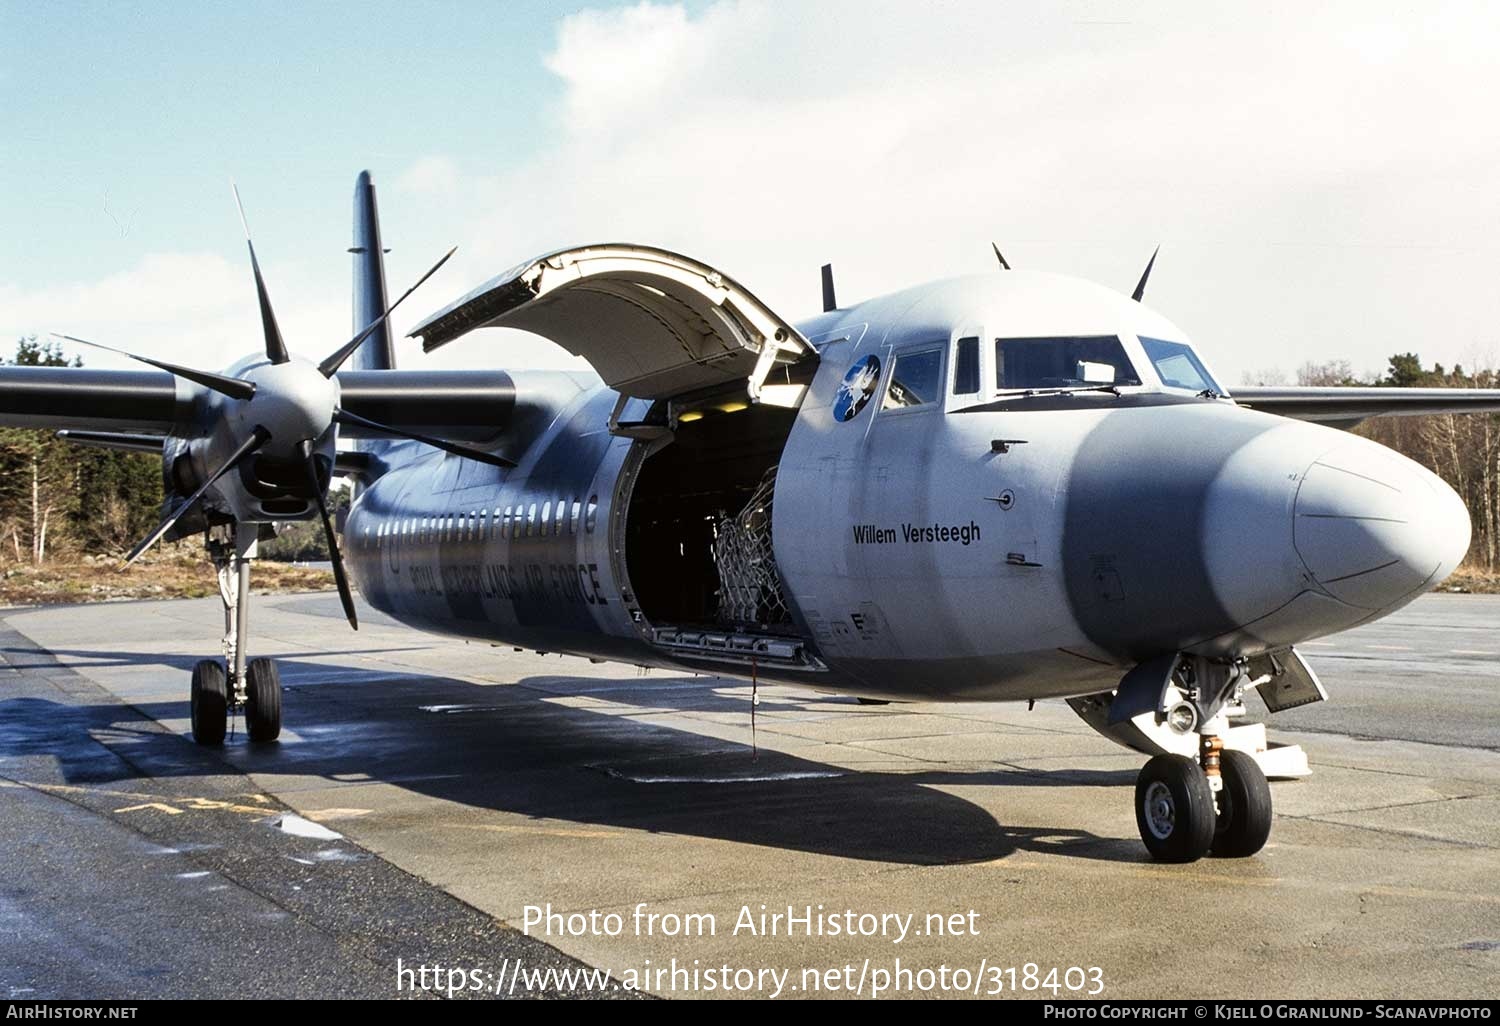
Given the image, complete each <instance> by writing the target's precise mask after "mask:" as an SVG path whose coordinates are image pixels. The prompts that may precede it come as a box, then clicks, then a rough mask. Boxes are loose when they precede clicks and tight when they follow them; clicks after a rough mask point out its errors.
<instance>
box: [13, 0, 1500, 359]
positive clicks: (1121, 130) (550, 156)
mask: <svg viewBox="0 0 1500 1026" xmlns="http://www.w3.org/2000/svg"><path fill="white" fill-rule="evenodd" d="M1496 38H1500V5H1496V4H1493V3H1441V2H1428V3H1423V4H1410V3H1402V4H1389V3H1382V2H1378V0H1360V2H1354V3H1347V2H1342V0H1331V2H1321V3H1318V4H1303V3H1287V4H1279V3H1258V4H1255V5H1249V4H1232V5H1230V4H1225V5H1217V4H1216V5H1206V4H1201V3H1177V2H1155V0H1152V2H1145V0H1061V2H1059V0H1051V2H1045V3H1044V2H1022V0H1010V2H1007V3H1005V4H996V3H993V2H986V3H967V2H957V0H955V2H936V0H934V2H929V3H915V2H910V3H885V2H881V0H819V2H818V3H816V4H790V3H784V2H774V0H770V2H765V0H721V2H692V3H686V4H677V3H630V4H610V3H586V2H584V3H571V4H549V3H541V2H531V0H505V2H504V3H495V2H493V0H491V2H480V3H472V4H470V3H458V2H441V3H430V2H429V3H422V2H414V0H408V2H401V3H389V4H386V3H365V4H355V5H350V4H334V3H325V2H307V3H299V4H260V3H254V2H248V0H246V2H239V3H234V4H230V3H227V2H202V3H198V2H194V3H188V2H179V3H168V2H162V3H152V4H144V5H138V4H128V3H108V4H105V3H99V4H91V3H84V2H69V3H63V4H39V3H34V2H22V0H0V97H3V98H4V100H3V102H0V229H3V240H4V241H3V242H0V350H3V349H5V348H8V346H9V343H8V342H5V341H4V339H13V338H16V337H19V336H21V335H29V334H43V335H44V334H45V333H46V332H48V331H60V332H67V333H69V334H74V335H79V336H81V337H84V338H93V339H95V340H97V341H100V342H104V343H107V344H110V345H114V346H118V347H121V348H125V349H130V350H134V351H138V352H143V353H147V354H149V355H152V356H154V357H157V358H159V359H167V360H175V361H180V362H184V363H189V364H192V365H194V366H200V367H205V368H220V367H223V366H225V365H227V364H229V363H230V362H232V361H233V360H234V359H235V358H236V357H238V356H240V355H243V354H244V353H246V352H250V351H253V350H256V349H257V348H258V347H259V334H260V328H259V323H258V319H257V314H256V308H255V305H254V290H253V281H252V279H251V277H250V272H249V267H248V258H247V257H246V254H245V250H244V241H243V235H242V232H241V231H240V227H239V221H238V217H237V215H236V213H235V209H234V203H233V199H232V197H231V194H230V189H229V183H230V180H231V179H233V180H234V181H235V182H237V183H238V186H239V189H240V192H241V194H242V195H243V197H244V202H245V208H246V213H247V215H248V219H249V224H250V227H251V230H252V231H253V232H254V236H255V243H256V249H257V252H258V254H259V256H260V259H261V263H262V265H263V267H264V269H265V273H266V278H267V281H268V285H269V287H270V290H271V295H272V298H273V301H274V303H275V306H276V310H277V315H278V319H279V320H280V323H281V327H282V331H283V333H284V334H285V336H286V338H287V341H288V344H289V346H290V347H291V348H292V349H293V350H294V351H295V352H298V353H301V354H302V355H306V356H309V357H312V358H321V357H322V356H324V355H326V354H327V353H328V352H330V351H332V350H333V349H335V348H337V347H338V346H339V345H340V344H341V343H342V342H343V341H345V339H347V337H348V336H349V335H351V334H352V327H353V326H352V325H351V323H350V320H351V312H350V300H349V277H350V258H349V256H348V255H347V254H346V252H345V250H346V248H347V247H348V245H349V234H350V208H351V199H352V189H353V184H354V178H355V175H356V174H357V173H358V172H359V171H360V170H361V169H363V168H368V169H369V170H370V171H371V172H372V174H373V175H374V177H375V181H376V183H377V187H378V189H379V196H380V204H381V214H382V224H383V230H384V236H385V242H386V245H387V246H390V247H391V248H392V252H391V254H390V256H389V257H388V258H387V260H388V263H387V273H388V276H389V279H390V288H391V291H392V294H393V295H395V294H399V293H400V292H401V291H402V290H404V289H405V288H406V286H407V285H408V284H409V283H411V282H413V281H415V280H416V279H417V278H418V277H419V276H420V275H421V274H422V272H423V271H425V270H426V269H427V267H428V266H430V265H431V264H432V263H433V262H434V261H435V260H436V259H437V257H439V256H440V255H441V254H442V253H443V252H444V251H445V250H446V249H447V248H448V247H449V246H452V245H457V246H458V247H459V249H458V254H457V255H456V256H455V257H454V259H453V260H452V261H451V262H450V264H449V265H448V266H446V267H445V268H444V269H443V270H442V271H441V272H439V274H438V275H437V276H435V277H434V278H433V280H432V281H431V282H429V283H428V284H427V285H426V286H424V287H423V290H422V291H421V292H419V293H417V294H416V295H415V296H413V297H412V299H410V300H408V302H407V304H406V305H405V306H404V307H403V308H402V310H401V311H400V312H399V313H398V314H397V315H396V317H395V318H394V320H395V322H396V326H397V328H398V329H399V330H401V331H402V332H403V333H404V331H405V330H407V329H409V328H410V327H411V326H412V325H413V324H415V323H416V321H417V320H419V319H420V318H421V317H422V316H425V315H426V314H428V313H431V312H433V311H435V310H437V309H438V308H440V307H442V306H444V305H446V304H447V303H448V302H449V301H450V300H452V299H455V298H457V297H458V296H460V295H462V294H463V293H465V292H467V291H468V290H469V289H471V288H472V287H474V286H475V285H477V284H479V283H480V282H482V281H484V280H485V279H487V278H489V277H491V276H492V275H494V274H497V273H499V272H500V271H502V270H504V269H506V268H508V267H510V266H512V265H514V264H516V263H518V262H520V261H521V260H523V259H525V258H527V257H530V256H534V255H537V254H540V253H543V252H546V251H548V250H552V249H556V248H559V247H561V246H565V245H570V244H577V243H587V242H600V241H630V242H639V243H645V244H651V245H656V246H661V247H664V248H667V249H673V250H678V251H680V252H683V253H686V254H689V255H691V256H693V257H696V258H698V259H700V260H703V261H705V262H707V263H710V264H713V265H714V266H716V267H719V268H721V269H723V270H724V271H726V272H727V273H729V274H730V275H732V276H733V277H735V278H736V279H737V280H739V281H740V282H742V283H743V284H745V285H746V286H747V287H748V288H750V289H751V290H752V291H753V292H755V293H756V294H757V295H758V296H759V297H760V298H761V299H762V300H764V301H766V302H767V303H768V304H769V305H770V306H771V307H772V308H774V309H776V310H777V312H779V313H781V314H782V315H783V316H785V317H787V318H789V319H792V320H796V319H800V318H802V317H804V316H808V315H810V314H812V313H814V312H816V310H817V308H818V302H819V285H818V267H819V265H820V264H822V263H824V262H829V261H831V262H832V263H833V264H834V266H835V272H836V277H837V282H838V291H839V297H840V299H841V300H843V301H845V302H846V303H847V302H850V301H852V300H856V299H859V298H863V297H868V296H873V295H878V294H881V293H884V292H889V291H893V290H896V289H899V288H904V287H907V286H910V285H913V284H918V283H920V282H923V281H927V280H931V279H937V278H942V277H947V276H951V275H955V274H967V273H976V272H984V271H988V270H991V269H993V267H994V258H993V256H992V254H991V252H990V243H991V241H992V240H993V241H995V242H997V243H998V244H999V246H1000V248H1001V249H1002V250H1003V251H1004V252H1005V255H1006V256H1007V258H1008V259H1009V260H1010V262H1011V264H1012V265H1013V266H1017V267H1027V268H1035V269H1041V270H1048V271H1056V272H1060V273H1064V274H1071V275H1077V276H1079V277H1083V278H1088V279H1091V280H1095V281H1099V282H1102V283H1104V284H1107V285H1110V286H1112V287H1115V288H1118V289H1120V290H1121V291H1123V292H1127V293H1128V292H1129V290H1130V289H1131V288H1132V287H1133V286H1134V283H1135V280H1136V278H1137V277H1138V276H1139V275H1140V272H1141V269H1142V267H1143V266H1144V264H1145V261H1146V259H1147V257H1148V256H1149V255H1150V253H1151V251H1152V249H1153V248H1154V247H1155V246H1156V245H1157V244H1160V245H1161V246H1162V251H1161V257H1160V259H1159V260H1158V261H1157V265H1156V269H1155V271H1154V272H1153V275H1152V280H1151V285H1150V289H1149V291H1148V293H1147V302H1148V304H1149V305H1151V306H1153V307H1155V308H1156V309H1158V310H1160V311H1161V312H1162V313H1164V314H1165V315H1166V316H1167V317H1169V318H1170V319H1171V320H1173V321H1174V322H1175V323H1176V324H1177V325H1178V326H1179V327H1181V328H1182V329H1183V330H1184V331H1185V332H1187V334H1188V335H1189V336H1190V337H1191V338H1192V339H1193V341H1194V342H1195V343H1196V344H1197V345H1198V346H1199V348H1200V349H1201V350H1202V351H1203V352H1204V354H1205V355H1206V357H1207V358H1208V360H1209V361H1210V363H1211V365H1212V366H1213V367H1214V368H1215V369H1216V370H1217V371H1218V373H1219V376H1220V377H1221V378H1223V379H1225V380H1227V381H1229V382H1239V381H1243V380H1247V379H1249V378H1257V377H1261V376H1263V375H1264V373H1265V372H1266V371H1268V370H1270V369H1273V368H1275V369H1279V370H1281V371H1282V372H1283V373H1284V374H1285V375H1287V376H1288V377H1291V376H1292V375H1294V374H1295V371H1296V368H1297V367H1298V366H1299V365H1301V364H1302V363H1304V362H1306V361H1314V362H1322V361H1329V360H1339V359H1342V360H1348V361H1349V362H1350V363H1351V364H1352V365H1353V367H1354V368H1355V369H1356V370H1357V371H1362V372H1367V373H1375V372H1379V371H1381V370H1383V369H1384V367H1385V363H1386V358H1387V357H1388V356H1389V355H1390V354H1392V353H1395V352H1406V351H1415V352H1417V353H1419V354H1420V355H1421V356H1422V358H1423V359H1424V361H1425V362H1427V363H1429V364H1430V363H1432V362H1434V361H1438V362H1442V363H1444V364H1449V365H1451V364H1452V363H1454V362H1461V363H1463V364H1464V365H1465V366H1471V365H1474V364H1476V363H1479V364H1488V365H1494V364H1497V363H1500V288H1497V287H1496V286H1495V283H1494V279H1495V278H1496V276H1497V273H1500V259H1497V257H1500V174H1497V170H1500V126H1497V119H1496V117H1495V115H1494V111H1493V103H1494V100H1493V98H1494V97H1495V96H1497V95H1500V61H1496V60H1495V59H1494V57H1493V54H1492V49H1493V43H1494V40H1495V39H1496ZM482 334H488V335H490V336H491V337H489V338H483V339H482V338H481V336H480V335H476V336H471V337H470V338H469V339H465V340H463V341H460V342H457V343H454V344H452V345H449V346H447V347H445V348H444V349H443V350H441V351H440V352H438V353H436V354H433V355H431V356H424V355H423V354H421V352H420V348H419V347H418V345H417V344H416V343H415V342H412V341H410V340H402V341H401V342H400V343H399V346H398V362H399V363H400V365H401V366H406V367H447V366H500V367H505V368H509V369H518V368H526V367H559V366H569V365H570V364H571V361H572V358H571V357H569V356H568V354H566V353H564V352H563V351H562V350H560V349H558V348H556V347H554V346H552V345H551V344H550V343H547V342H545V341H544V340H541V339H537V338H535V337H534V336H527V335H524V334H522V333H518V332H502V333H482ZM85 359H86V361H87V362H88V363H89V364H91V365H95V366H120V365H122V364H121V363H120V362H119V361H118V359H117V358H114V357H109V356H107V355H105V354H96V353H93V352H89V353H86V354H85Z"/></svg>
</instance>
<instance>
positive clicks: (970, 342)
mask: <svg viewBox="0 0 1500 1026" xmlns="http://www.w3.org/2000/svg"><path fill="white" fill-rule="evenodd" d="M978 391H979V339H978V338H961V339H959V340H958V344H957V345H956V346H954V347H953V394H954V395H973V394H974V393H976V392H978Z"/></svg>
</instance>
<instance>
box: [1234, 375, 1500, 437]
mask: <svg viewBox="0 0 1500 1026" xmlns="http://www.w3.org/2000/svg"><path fill="white" fill-rule="evenodd" d="M1234 400H1235V402H1237V403H1239V404H1240V405H1241V406H1248V407H1250V408H1251V409H1252V410H1261V411H1263V412H1265V413H1275V414H1278V415H1280V416H1283V417H1291V418H1292V419H1294V420H1310V421H1317V422H1319V423H1323V424H1328V425H1330V426H1332V427H1344V428H1348V427H1354V426H1355V425H1356V424H1358V423H1360V422H1361V421H1364V420H1368V419H1369V418H1371V417H1415V416H1420V415H1423V414H1429V415H1430V414H1435V413H1500V389H1497V388H1349V387H1343V386H1332V387H1282V386H1248V385H1247V386H1243V387H1240V388H1236V389H1235V390H1234Z"/></svg>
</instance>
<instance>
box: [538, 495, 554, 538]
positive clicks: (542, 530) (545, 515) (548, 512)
mask: <svg viewBox="0 0 1500 1026" xmlns="http://www.w3.org/2000/svg"><path fill="white" fill-rule="evenodd" d="M551 523H552V500H550V499H549V500H547V501H546V502H544V503H542V522H541V523H540V524H539V525H538V526H537V533H538V534H540V535H541V536H542V537H543V538H545V537H547V528H548V526H549V525H550V524H551Z"/></svg>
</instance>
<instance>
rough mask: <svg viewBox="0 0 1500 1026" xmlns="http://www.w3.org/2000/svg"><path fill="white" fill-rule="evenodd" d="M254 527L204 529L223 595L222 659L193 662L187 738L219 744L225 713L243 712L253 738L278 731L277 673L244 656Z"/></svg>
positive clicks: (226, 722)
mask: <svg viewBox="0 0 1500 1026" xmlns="http://www.w3.org/2000/svg"><path fill="white" fill-rule="evenodd" d="M257 530H258V529H257V527H256V526H255V525H253V524H236V525H233V526H224V527H215V528H213V529H212V530H211V531H210V532H209V537H208V551H209V555H210V556H211V557H212V558H213V561H214V567H215V568H216V569H217V570H218V573H219V597H220V598H221V599H223V600H224V661H223V662H220V661H219V660H217V659H204V660H202V661H200V662H199V663H197V664H196V665H195V666H194V667H193V683H192V722H193V740H194V741H196V742H198V744H200V745H220V744H223V743H224V735H225V733H226V732H227V730H228V726H229V714H230V713H231V712H235V711H243V712H244V714H245V732H246V733H247V734H249V736H250V740H251V741H253V742H265V741H275V740H276V738H277V737H278V736H280V734H281V674H280V672H278V671H277V669H276V663H275V662H274V661H272V660H270V659H248V660H247V659H246V655H245V644H244V643H245V642H246V641H247V640H248V639H249V633H250V632H249V627H250V563H251V561H252V560H253V559H255V556H256V537H257Z"/></svg>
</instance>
